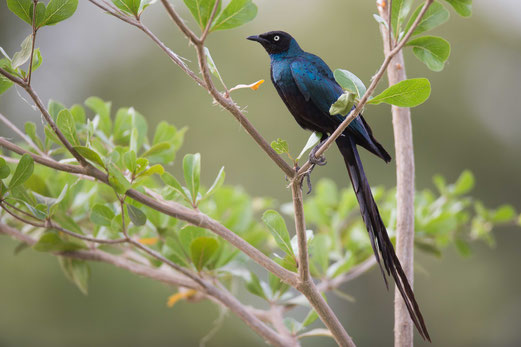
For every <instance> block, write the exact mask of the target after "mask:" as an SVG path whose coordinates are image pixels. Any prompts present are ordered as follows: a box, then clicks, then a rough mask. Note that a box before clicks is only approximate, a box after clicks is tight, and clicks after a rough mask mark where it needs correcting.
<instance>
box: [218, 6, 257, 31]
mask: <svg viewBox="0 0 521 347" xmlns="http://www.w3.org/2000/svg"><path fill="white" fill-rule="evenodd" d="M256 15H257V6H256V5H255V4H254V3H253V2H252V1H251V0H232V1H230V3H229V4H228V6H226V8H225V9H224V10H223V11H222V12H221V14H220V15H219V16H218V17H217V19H216V20H215V21H214V23H213V25H212V28H211V29H210V30H212V31H214V30H225V29H231V28H235V27H238V26H240V25H243V24H245V23H247V22H249V21H251V20H253V18H255V16H256Z"/></svg>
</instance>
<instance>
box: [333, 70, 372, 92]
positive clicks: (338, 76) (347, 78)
mask: <svg viewBox="0 0 521 347" xmlns="http://www.w3.org/2000/svg"><path fill="white" fill-rule="evenodd" d="M333 75H334V77H335V81H337V82H338V84H340V86H341V87H342V88H343V89H345V90H347V91H348V92H351V93H353V94H355V95H356V96H357V97H358V99H361V98H362V96H364V94H365V92H366V90H367V88H366V87H365V85H364V82H362V80H361V79H360V78H358V77H357V76H356V75H355V74H354V73H352V72H350V71H347V70H342V69H336V70H335V72H334V73H333Z"/></svg>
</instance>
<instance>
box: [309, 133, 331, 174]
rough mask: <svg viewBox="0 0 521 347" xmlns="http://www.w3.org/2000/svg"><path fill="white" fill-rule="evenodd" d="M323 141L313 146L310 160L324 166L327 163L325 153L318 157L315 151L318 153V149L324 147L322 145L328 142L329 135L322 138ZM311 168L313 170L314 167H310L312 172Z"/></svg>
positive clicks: (314, 163)
mask: <svg viewBox="0 0 521 347" xmlns="http://www.w3.org/2000/svg"><path fill="white" fill-rule="evenodd" d="M321 140H322V141H321V142H320V143H319V144H318V145H316V146H315V147H313V149H312V150H311V152H310V153H309V162H310V163H311V164H313V166H314V165H318V166H324V165H326V164H327V160H326V157H324V156H323V155H321V156H320V157H318V158H317V157H316V156H315V153H317V151H318V150H319V149H320V147H322V145H323V144H324V142H326V140H327V137H322V139H321ZM311 170H313V168H311V169H310V171H309V172H310V173H311Z"/></svg>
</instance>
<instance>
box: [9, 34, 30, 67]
mask: <svg viewBox="0 0 521 347" xmlns="http://www.w3.org/2000/svg"><path fill="white" fill-rule="evenodd" d="M32 43H33V34H29V35H28V36H27V37H26V38H25V39H24V40H23V42H22V44H21V45H20V47H21V50H20V51H18V52H16V53H15V54H14V55H13V61H12V62H11V66H12V68H13V69H18V67H20V66H22V65H23V64H25V63H26V62H27V61H28V60H29V58H30V57H31V48H32Z"/></svg>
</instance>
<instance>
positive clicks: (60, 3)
mask: <svg viewBox="0 0 521 347" xmlns="http://www.w3.org/2000/svg"><path fill="white" fill-rule="evenodd" d="M76 7H78V0H51V1H49V4H48V5H47V8H46V9H45V18H44V20H43V22H42V25H53V24H56V23H58V22H61V21H63V20H65V19H67V18H69V17H70V16H72V15H73V14H74V12H75V11H76Z"/></svg>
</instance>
